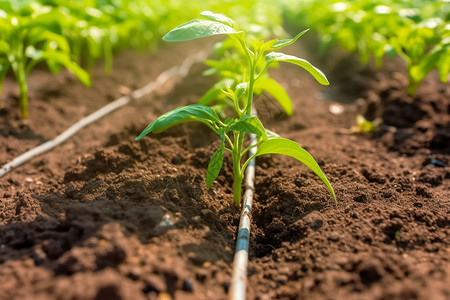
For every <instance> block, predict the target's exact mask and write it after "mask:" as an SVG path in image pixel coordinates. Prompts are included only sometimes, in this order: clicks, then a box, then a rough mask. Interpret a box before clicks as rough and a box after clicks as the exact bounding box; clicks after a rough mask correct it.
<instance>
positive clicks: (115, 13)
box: [0, 0, 281, 118]
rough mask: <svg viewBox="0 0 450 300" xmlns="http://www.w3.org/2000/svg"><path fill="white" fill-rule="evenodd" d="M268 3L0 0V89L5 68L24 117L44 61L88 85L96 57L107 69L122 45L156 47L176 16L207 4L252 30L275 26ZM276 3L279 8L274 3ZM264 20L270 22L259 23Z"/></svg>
mask: <svg viewBox="0 0 450 300" xmlns="http://www.w3.org/2000/svg"><path fill="white" fill-rule="evenodd" d="M268 3H269V1H256V0H251V1H244V2H242V3H239V1H235V0H231V1H227V2H226V3H225V4H224V2H223V1H218V0H214V1H209V2H208V3H207V4H205V3H202V1H200V0H192V1H190V2H189V5H186V3H184V1H181V0H169V1H160V0H104V1H101V0H73V1H64V0H20V1H19V0H18V1H1V2H0V91H1V84H2V83H3V80H4V78H5V76H7V74H8V72H12V74H13V75H14V77H15V78H16V80H17V83H18V85H19V87H20V97H19V107H20V114H21V117H22V118H27V117H28V93H27V76H28V74H29V72H30V71H31V70H32V69H33V68H34V67H35V66H36V65H37V64H40V63H41V64H42V63H45V64H46V65H47V67H48V69H49V70H50V71H51V72H53V73H57V72H59V70H60V69H61V68H62V67H64V68H67V69H68V70H70V71H71V72H73V73H74V74H75V75H76V76H77V77H78V78H79V79H80V81H81V82H83V83H84V84H85V85H90V77H89V73H88V72H87V71H86V70H89V69H90V68H91V67H92V66H93V65H94V63H95V62H96V61H98V60H99V59H100V58H102V59H104V66H105V72H106V73H109V72H111V71H112V64H113V55H114V53H115V52H116V51H118V50H121V49H126V48H134V49H138V50H145V49H153V48H155V47H156V45H157V43H158V42H159V40H160V38H161V36H162V35H163V33H165V32H167V30H168V28H171V27H173V26H174V25H175V24H177V23H178V22H179V21H180V20H184V19H189V18H191V17H192V16H193V15H196V14H197V13H198V11H200V10H201V7H205V6H206V7H210V8H214V9H219V10H221V11H227V12H230V14H231V15H240V16H243V17H241V19H240V22H242V23H243V24H256V25H252V26H253V27H252V28H253V30H254V31H258V32H263V31H264V30H265V31H267V32H270V33H272V32H274V31H277V30H280V28H281V27H280V24H281V14H280V10H268V9H265V8H264V6H265V5H268ZM277 7H278V6H277ZM263 24H268V25H269V26H263Z"/></svg>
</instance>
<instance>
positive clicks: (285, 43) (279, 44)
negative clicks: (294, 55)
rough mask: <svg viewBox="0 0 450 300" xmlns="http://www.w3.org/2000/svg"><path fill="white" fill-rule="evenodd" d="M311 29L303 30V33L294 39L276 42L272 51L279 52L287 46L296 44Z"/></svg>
mask: <svg viewBox="0 0 450 300" xmlns="http://www.w3.org/2000/svg"><path fill="white" fill-rule="evenodd" d="M308 30H309V28H308V29H306V30H303V31H302V32H300V33H299V34H297V35H296V36H295V37H294V38H292V39H286V40H279V41H277V42H275V43H274V44H273V45H272V47H271V49H272V50H277V49H280V48H283V47H286V46H289V45H291V44H293V43H295V41H296V40H298V38H299V37H301V36H302V35H304V34H305V33H306V32H308Z"/></svg>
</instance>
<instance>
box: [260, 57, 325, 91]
mask: <svg viewBox="0 0 450 300" xmlns="http://www.w3.org/2000/svg"><path fill="white" fill-rule="evenodd" d="M275 61H284V62H288V63H291V64H295V65H297V66H300V67H302V68H303V69H305V70H306V71H308V72H309V73H310V74H311V75H312V76H314V78H315V79H316V80H317V81H318V82H319V83H320V84H323V85H329V84H330V83H329V82H328V79H327V77H325V74H323V73H322V71H320V70H319V69H318V68H316V67H314V66H313V65H312V64H311V63H309V62H308V61H307V60H305V59H302V58H298V57H296V56H292V55H287V54H284V53H280V52H270V53H269V54H267V55H266V63H267V64H270V63H272V62H275Z"/></svg>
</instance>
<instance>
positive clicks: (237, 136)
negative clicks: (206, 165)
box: [233, 132, 245, 207]
mask: <svg viewBox="0 0 450 300" xmlns="http://www.w3.org/2000/svg"><path fill="white" fill-rule="evenodd" d="M244 135H245V134H244V133H242V132H234V148H233V174H234V182H233V200H234V204H235V205H236V206H238V207H239V206H240V204H241V187H242V179H243V175H242V172H241V150H242V145H243V144H244Z"/></svg>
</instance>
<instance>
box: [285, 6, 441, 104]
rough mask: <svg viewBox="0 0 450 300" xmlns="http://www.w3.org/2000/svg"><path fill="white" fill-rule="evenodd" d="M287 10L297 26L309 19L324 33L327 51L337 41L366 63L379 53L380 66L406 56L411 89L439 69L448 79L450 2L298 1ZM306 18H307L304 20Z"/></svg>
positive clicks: (322, 42)
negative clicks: (387, 58)
mask: <svg viewBox="0 0 450 300" xmlns="http://www.w3.org/2000/svg"><path fill="white" fill-rule="evenodd" d="M284 5H285V12H286V15H287V19H288V20H289V22H290V23H291V24H292V25H293V26H295V27H299V28H300V27H301V26H303V25H304V24H303V22H305V23H306V24H309V25H311V26H313V27H314V29H315V30H317V31H318V32H319V33H320V35H321V40H320V42H321V44H320V47H319V49H320V50H321V51H324V50H326V49H327V48H329V46H330V45H331V44H334V43H337V44H339V45H340V46H342V47H343V48H345V49H347V50H349V51H352V52H356V53H358V54H359V56H360V60H361V63H362V64H367V63H368V62H369V59H370V58H371V57H373V58H374V59H375V62H376V64H377V65H378V66H380V65H381V64H382V59H383V57H384V56H385V55H388V56H391V57H392V56H394V55H399V56H400V57H402V58H403V59H404V60H405V62H406V64H407V67H408V75H409V86H408V87H407V91H408V93H409V94H411V95H414V94H415V92H416V89H417V87H418V86H419V84H420V82H421V81H422V80H423V79H424V78H425V77H426V76H427V75H428V74H429V73H430V72H431V70H433V69H437V70H438V72H439V74H440V79H441V81H442V82H447V77H448V74H449V71H450V63H449V62H450V47H449V45H450V3H449V2H448V1H428V0H427V1H425V0H390V1H380V0H363V1H345V2H343V1H339V0H333V1H319V0H310V1H294V0H285V1H284ZM300 20H301V22H299V21H300Z"/></svg>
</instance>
